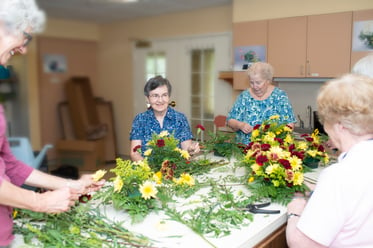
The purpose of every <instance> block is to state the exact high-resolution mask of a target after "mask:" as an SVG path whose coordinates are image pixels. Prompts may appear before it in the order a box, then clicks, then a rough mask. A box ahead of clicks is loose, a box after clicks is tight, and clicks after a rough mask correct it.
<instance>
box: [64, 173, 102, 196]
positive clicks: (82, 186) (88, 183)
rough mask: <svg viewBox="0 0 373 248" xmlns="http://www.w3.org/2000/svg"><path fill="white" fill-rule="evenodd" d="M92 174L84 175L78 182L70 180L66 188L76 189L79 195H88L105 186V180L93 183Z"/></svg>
mask: <svg viewBox="0 0 373 248" xmlns="http://www.w3.org/2000/svg"><path fill="white" fill-rule="evenodd" d="M93 175H94V174H85V175H83V176H81V177H80V178H79V179H78V180H70V181H69V183H68V186H69V187H70V188H74V189H76V190H77V191H78V192H79V193H80V194H82V195H84V194H88V193H91V192H95V191H97V190H99V189H101V187H102V186H103V185H104V184H105V180H104V179H102V180H100V181H95V180H94V179H93Z"/></svg>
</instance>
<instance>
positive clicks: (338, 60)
mask: <svg viewBox="0 0 373 248" xmlns="http://www.w3.org/2000/svg"><path fill="white" fill-rule="evenodd" d="M351 27H352V12H343V13H336V14H325V15H313V16H302V17H290V18H282V19H273V20H269V22H268V62H269V63H270V64H272V66H273V67H274V70H275V77H335V76H338V75H341V74H344V73H346V72H348V71H349V70H350V54H351V53H350V51H351V29H352V28H351Z"/></svg>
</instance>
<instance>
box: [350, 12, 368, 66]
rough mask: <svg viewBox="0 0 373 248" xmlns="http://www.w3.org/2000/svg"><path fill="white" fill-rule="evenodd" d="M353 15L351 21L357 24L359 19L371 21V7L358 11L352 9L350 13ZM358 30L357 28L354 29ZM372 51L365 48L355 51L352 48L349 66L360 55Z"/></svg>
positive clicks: (362, 55)
mask: <svg viewBox="0 0 373 248" xmlns="http://www.w3.org/2000/svg"><path fill="white" fill-rule="evenodd" d="M352 16H353V23H354V24H357V22H361V21H373V9H371V10H360V11H354V12H353V13H352ZM354 28H355V27H354ZM354 31H358V30H354ZM353 35H358V33H356V34H355V33H354V34H353ZM370 53H372V50H369V49H367V50H365V51H355V50H352V52H351V67H353V65H354V64H355V63H356V62H357V61H358V60H359V59H361V58H362V57H364V56H366V55H368V54H370Z"/></svg>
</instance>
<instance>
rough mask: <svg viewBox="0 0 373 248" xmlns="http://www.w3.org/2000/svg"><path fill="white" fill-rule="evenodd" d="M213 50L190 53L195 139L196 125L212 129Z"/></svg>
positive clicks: (194, 50)
mask: <svg viewBox="0 0 373 248" xmlns="http://www.w3.org/2000/svg"><path fill="white" fill-rule="evenodd" d="M214 62H215V53H214V49H193V50H192V51H191V68H192V71H191V84H192V85H191V86H192V87H191V103H192V104H191V127H192V130H193V132H194V136H195V137H196V132H197V130H196V129H195V128H194V127H195V126H197V125H198V124H201V125H203V126H204V127H205V128H206V130H213V128H214V120H213V119H214V110H215V109H214V71H215V70H214V64H215V63H214Z"/></svg>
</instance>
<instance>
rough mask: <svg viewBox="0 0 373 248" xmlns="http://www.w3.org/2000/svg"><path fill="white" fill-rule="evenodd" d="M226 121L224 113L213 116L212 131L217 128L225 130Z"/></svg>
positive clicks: (217, 129)
mask: <svg viewBox="0 0 373 248" xmlns="http://www.w3.org/2000/svg"><path fill="white" fill-rule="evenodd" d="M226 121H227V117H226V116H225V115H217V116H215V118H214V133H216V131H219V130H225V129H226V126H227V125H226Z"/></svg>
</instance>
